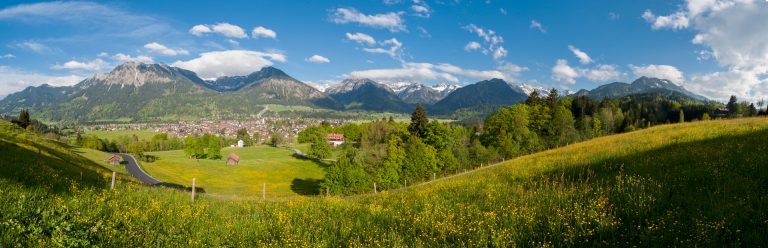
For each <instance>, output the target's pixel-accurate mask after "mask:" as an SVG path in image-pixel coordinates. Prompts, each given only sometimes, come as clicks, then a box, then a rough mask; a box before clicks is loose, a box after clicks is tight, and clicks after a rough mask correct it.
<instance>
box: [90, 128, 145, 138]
mask: <svg viewBox="0 0 768 248" xmlns="http://www.w3.org/2000/svg"><path fill="white" fill-rule="evenodd" d="M85 134H86V135H90V136H94V137H97V138H100V139H104V140H117V139H118V138H120V137H124V136H126V137H131V136H133V135H136V136H137V137H138V138H139V139H140V140H151V139H152V137H153V136H155V134H158V132H155V131H152V130H119V131H104V130H93V131H86V132H85Z"/></svg>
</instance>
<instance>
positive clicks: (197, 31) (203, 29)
mask: <svg viewBox="0 0 768 248" xmlns="http://www.w3.org/2000/svg"><path fill="white" fill-rule="evenodd" d="M211 32H213V30H211V28H209V27H208V26H206V25H195V26H193V27H192V28H190V29H189V33H190V34H192V35H195V36H203V35H204V34H206V33H211Z"/></svg>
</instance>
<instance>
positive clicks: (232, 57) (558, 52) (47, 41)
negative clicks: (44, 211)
mask: <svg viewBox="0 0 768 248" xmlns="http://www.w3.org/2000/svg"><path fill="white" fill-rule="evenodd" d="M767 23H768V1H766V0H683V1H657V0H650V1H649V0H622V1H572V0H551V1H501V0H475V1H468V0H435V1H429V0H364V1H360V0H358V1H310V0H303V1H53V2H29V1H12V0H10V1H9V0H4V1H2V2H0V34H2V35H0V97H3V96H5V95H7V94H10V93H13V92H16V91H19V90H22V89H24V88H26V87H28V86H35V85H41V84H44V83H47V84H50V85H55V86H62V85H74V84H76V83H77V82H79V81H81V80H82V79H84V78H86V77H89V76H92V75H93V74H94V73H105V72H109V71H110V70H111V69H112V68H114V67H115V66H117V65H119V64H121V63H123V62H125V61H137V62H143V63H164V64H168V65H172V66H177V67H180V68H184V69H188V70H191V71H194V72H196V73H197V74H198V75H199V76H200V77H202V78H206V79H211V78H216V77H220V76H233V75H247V74H249V73H251V72H255V71H258V70H259V69H260V68H262V67H264V66H274V67H276V68H279V69H282V70H283V71H285V72H286V73H288V74H289V75H291V76H293V77H295V78H297V79H299V80H301V81H304V82H306V83H309V84H312V85H328V84H334V83H338V82H340V81H342V80H344V79H346V78H371V79H374V80H377V81H383V82H396V81H415V82H422V83H424V84H427V85H431V84H437V83H441V82H446V83H450V84H457V85H466V84H471V83H474V82H478V81H481V80H486V79H491V78H501V79H504V80H506V81H508V82H511V83H517V84H529V85H534V86H539V87H545V88H553V87H554V88H557V89H560V90H563V91H569V90H570V91H576V90H579V89H593V88H595V87H598V86H600V85H603V84H607V83H611V82H617V81H618V82H631V81H633V80H634V79H636V78H638V77H640V76H650V77H658V78H664V79H669V80H671V81H672V82H674V83H676V84H679V85H682V86H684V87H685V88H687V89H688V90H691V91H693V92H695V93H698V94H701V95H704V96H707V97H709V98H711V99H715V100H720V101H725V100H727V99H728V97H729V96H730V95H736V96H738V97H739V98H740V99H743V100H749V101H757V100H760V99H763V98H764V97H765V96H768V25H766V24H767Z"/></svg>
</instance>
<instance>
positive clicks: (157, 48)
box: [144, 42, 189, 56]
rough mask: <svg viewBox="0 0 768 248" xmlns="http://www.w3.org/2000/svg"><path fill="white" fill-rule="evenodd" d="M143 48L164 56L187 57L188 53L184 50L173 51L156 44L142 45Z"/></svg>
mask: <svg viewBox="0 0 768 248" xmlns="http://www.w3.org/2000/svg"><path fill="white" fill-rule="evenodd" d="M144 48H146V49H147V50H149V51H150V52H154V53H159V54H162V55H165V56H176V55H189V51H187V50H184V49H176V50H174V49H171V48H168V47H167V46H165V45H163V44H160V43H157V42H152V43H147V44H146V45H144Z"/></svg>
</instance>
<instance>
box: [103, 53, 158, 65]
mask: <svg viewBox="0 0 768 248" xmlns="http://www.w3.org/2000/svg"><path fill="white" fill-rule="evenodd" d="M112 58H113V59H116V60H117V61H120V62H128V61H134V62H139V63H146V64H151V63H154V62H155V61H154V59H152V57H150V56H146V55H139V56H136V57H133V56H131V55H128V54H123V53H118V54H115V55H114V56H112Z"/></svg>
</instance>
